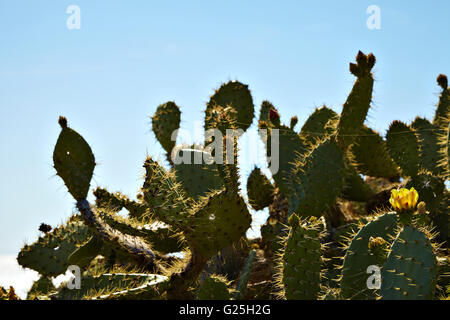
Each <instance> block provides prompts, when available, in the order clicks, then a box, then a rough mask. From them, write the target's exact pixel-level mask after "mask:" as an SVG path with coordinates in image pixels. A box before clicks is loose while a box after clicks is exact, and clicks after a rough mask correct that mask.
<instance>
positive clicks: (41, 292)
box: [27, 276, 56, 300]
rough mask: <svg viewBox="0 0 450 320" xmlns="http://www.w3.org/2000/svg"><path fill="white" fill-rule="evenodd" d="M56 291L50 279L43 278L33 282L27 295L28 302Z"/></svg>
mask: <svg viewBox="0 0 450 320" xmlns="http://www.w3.org/2000/svg"><path fill="white" fill-rule="evenodd" d="M54 291H56V288H55V286H54V285H53V282H52V279H51V278H50V277H46V276H41V277H40V278H39V279H38V280H36V281H35V282H33V285H32V286H31V289H30V290H29V291H28V293H27V300H34V299H35V298H36V299H39V297H41V296H45V295H48V294H50V293H52V292H54Z"/></svg>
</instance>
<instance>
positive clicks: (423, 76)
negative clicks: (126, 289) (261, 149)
mask: <svg viewBox="0 0 450 320" xmlns="http://www.w3.org/2000/svg"><path fill="white" fill-rule="evenodd" d="M372 4H374V5H378V6H379V7H380V9H381V30H369V29H368V28H367V27H366V20H367V18H368V17H369V15H368V14H367V13H366V9H367V7H368V6H369V5H372ZM69 5H78V6H79V7H80V9H81V29H80V30H68V29H67V27H66V20H67V18H68V17H69V15H68V14H67V13H66V9H67V7H68V6H69ZM449 12H450V2H449V1H447V0H441V1H438V0H435V1H400V0H397V1H381V0H371V1H363V0H360V1H348V0H347V1H332V0H330V1H298V0H297V1H263V0H259V1H256V0H254V1H250V0H247V1H243V0H240V1H234V0H233V1H212V0H205V1H181V0H179V1H158V2H157V1H137V0H136V1H112V0H108V1H105V0H95V1H92V0H71V1H56V0H53V1H48V0H40V1H21V0H1V1H0V146H1V153H0V181H1V182H0V195H1V196H0V200H1V201H0V254H13V255H15V254H17V252H18V250H19V248H20V247H21V245H22V244H23V241H25V240H28V241H33V240H34V239H35V238H36V236H37V235H38V231H37V228H38V226H39V224H40V223H41V222H46V223H50V224H52V225H55V224H56V223H59V222H62V221H64V220H65V219H66V218H67V217H68V216H69V215H70V214H71V212H72V210H73V205H74V201H73V199H72V198H71V197H70V195H69V194H68V193H67V192H66V189H65V187H64V185H63V183H62V181H61V180H60V179H59V178H58V177H56V176H54V174H55V172H54V170H53V168H52V151H53V147H54V144H55V142H56V139H57V136H58V134H59V126H58V124H57V119H58V116H59V115H65V116H66V117H67V118H68V119H69V125H71V126H72V127H73V128H74V129H76V130H77V131H79V132H80V133H81V134H82V135H83V136H84V137H85V138H86V140H87V141H88V142H89V143H90V144H91V146H92V148H93V150H94V153H95V155H96V158H97V160H98V162H99V163H100V165H99V166H97V168H96V171H95V174H96V176H95V180H94V182H93V186H96V185H101V186H105V187H108V188H110V189H111V190H112V191H116V190H120V191H122V192H124V193H126V194H129V195H134V194H135V192H136V191H137V189H138V188H139V186H140V185H141V183H142V181H141V179H140V175H141V173H142V171H141V166H142V163H143V160H144V159H145V155H146V152H148V154H150V155H153V156H156V157H161V155H162V151H161V148H160V147H159V144H157V143H156V140H155V137H154V135H153V133H152V132H151V131H150V119H149V116H150V115H152V114H153V112H154V111H155V109H156V107H157V106H158V104H160V103H163V102H166V101H168V100H175V101H176V103H177V104H178V105H179V106H181V107H182V112H183V114H182V121H183V123H182V126H183V128H186V129H190V128H191V126H192V123H193V122H194V121H195V120H202V117H203V113H202V111H203V110H204V108H205V102H206V101H207V100H208V97H209V95H210V94H211V93H212V91H213V89H214V88H216V87H218V86H219V85H220V83H221V82H224V81H227V80H230V79H238V80H240V81H241V82H244V83H247V84H249V86H250V89H251V90H252V93H253V97H254V102H255V105H256V106H257V108H258V110H259V106H260V104H261V102H262V101H263V100H264V99H269V100H270V101H272V102H273V103H274V104H275V105H276V106H277V107H278V108H279V110H280V113H281V115H282V119H283V120H284V121H285V122H287V121H288V120H289V118H290V117H291V116H293V115H297V116H298V117H299V119H300V123H299V126H300V125H301V123H303V121H304V120H305V119H306V118H307V116H308V114H309V113H311V111H312V110H313V109H314V107H315V106H320V105H321V104H323V103H325V104H327V105H328V106H330V107H332V108H333V109H335V110H336V111H338V112H340V110H341V106H342V104H343V102H344V101H345V99H346V96H347V94H348V93H349V92H350V89H351V86H352V84H353V81H354V78H353V76H351V74H350V73H349V72H348V63H349V62H351V61H353V60H354V57H355V55H356V53H357V51H358V50H362V51H364V52H366V53H368V52H373V53H374V54H375V55H376V57H377V60H378V62H377V64H376V67H375V76H376V79H377V82H376V84H375V90H374V108H373V109H372V110H371V111H370V116H369V119H368V124H369V125H371V126H372V127H373V128H375V129H377V130H379V131H380V132H382V133H385V131H386V129H387V127H388V125H389V123H390V122H391V121H392V120H394V119H399V120H403V121H411V120H413V119H414V117H415V116H416V115H420V116H426V117H428V118H431V117H432V116H433V113H434V104H435V103H436V102H437V94H438V93H439V89H438V87H437V86H436V83H435V79H436V76H437V75H438V74H439V73H446V74H449V75H450V59H449V52H450V41H448V40H449V39H448V34H449V31H450V19H449V18H448V13H449ZM250 168H251V164H249V163H247V164H243V170H242V171H243V174H244V175H245V174H247V173H248V172H249V170H250ZM0 271H1V270H0Z"/></svg>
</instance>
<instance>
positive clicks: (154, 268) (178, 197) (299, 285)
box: [1, 52, 450, 300]
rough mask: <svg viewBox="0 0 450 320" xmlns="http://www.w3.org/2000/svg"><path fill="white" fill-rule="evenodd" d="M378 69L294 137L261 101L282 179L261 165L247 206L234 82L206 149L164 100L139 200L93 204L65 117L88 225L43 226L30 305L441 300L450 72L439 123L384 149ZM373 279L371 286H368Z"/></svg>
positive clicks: (240, 98)
mask: <svg viewBox="0 0 450 320" xmlns="http://www.w3.org/2000/svg"><path fill="white" fill-rule="evenodd" d="M375 62H376V60H375V56H374V55H373V54H369V55H366V54H364V53H362V52H359V53H358V55H357V56H356V63H351V64H350V72H351V73H352V74H353V75H354V76H355V77H356V81H355V83H354V86H353V88H352V90H351V92H350V94H349V96H348V98H347V101H346V102H345V103H344V105H343V108H342V112H341V113H340V114H338V113H336V112H335V111H333V110H332V109H330V108H328V107H326V106H322V107H320V108H317V109H316V110H315V111H314V112H313V113H312V114H311V116H310V117H309V118H308V119H307V120H306V121H305V123H304V124H303V126H302V127H301V129H300V130H299V131H296V129H295V127H296V125H297V123H298V119H297V117H293V118H292V119H291V120H290V123H289V125H284V124H283V123H282V122H281V119H280V114H279V112H278V110H277V109H276V107H275V106H274V105H273V104H272V103H271V102H269V101H264V102H263V103H262V105H261V109H260V114H259V119H258V121H257V126H258V128H259V129H260V130H259V132H260V134H261V137H262V138H263V142H264V143H265V148H266V151H267V156H268V159H270V157H273V156H274V154H272V151H273V147H274V143H278V145H277V146H275V147H277V148H278V151H279V152H278V156H279V158H278V162H279V169H278V170H277V171H276V172H273V174H272V176H271V177H267V176H266V175H265V174H264V173H263V171H262V170H261V169H262V168H257V167H255V168H254V169H253V171H252V172H251V173H250V175H249V176H248V180H247V185H246V193H247V194H246V196H245V195H243V192H245V190H241V186H240V182H239V181H240V172H239V169H238V167H239V166H238V164H237V159H238V157H237V153H238V150H237V149H238V145H239V144H238V140H239V139H238V136H235V135H233V134H230V132H229V130H227V129H234V130H237V129H242V131H243V132H245V131H246V130H247V129H248V128H249V127H250V126H251V124H252V122H253V119H254V117H255V114H254V113H255V106H254V103H253V98H252V95H251V92H250V90H249V88H248V86H247V85H245V84H242V83H240V82H238V81H230V82H228V83H225V84H223V85H222V86H221V87H220V88H218V89H217V90H216V91H215V92H214V94H213V95H212V96H211V97H210V100H209V102H208V103H207V105H206V110H205V123H204V128H205V130H206V131H208V130H209V129H216V130H218V131H219V132H220V134H221V135H220V138H218V137H219V136H214V135H210V134H205V142H204V145H181V146H177V145H176V144H175V140H176V137H177V134H176V130H177V129H178V128H179V127H180V118H181V112H180V109H179V107H178V106H177V105H176V104H175V102H167V103H165V104H162V105H160V106H159V107H158V108H157V109H156V112H155V114H154V115H153V117H152V128H153V131H154V133H155V136H156V138H157V140H158V141H159V142H160V144H161V146H162V147H163V148H164V150H165V151H166V155H167V157H166V160H167V161H166V162H164V161H156V160H155V159H154V158H152V157H147V159H145V161H144V164H143V167H144V169H145V176H144V178H143V180H144V181H143V184H142V188H141V189H140V191H139V192H138V194H137V196H136V198H135V200H133V199H131V198H129V197H128V196H126V195H124V194H121V193H119V192H110V191H108V190H106V189H104V188H101V187H97V188H96V189H95V190H93V194H94V196H95V198H96V199H95V203H89V202H88V201H87V196H88V192H89V190H90V185H91V179H92V175H93V172H94V169H95V166H96V161H95V156H94V153H93V151H92V150H91V148H90V146H89V144H88V143H87V142H86V140H85V139H84V138H83V137H82V136H81V135H80V134H79V133H78V132H76V131H75V130H73V129H71V128H70V127H69V125H68V121H67V119H65V118H64V117H60V119H59V124H60V126H61V133H60V135H59V138H58V140H57V143H56V146H55V149H54V154H53V162H54V168H55V170H56V173H57V175H58V176H59V177H60V178H61V179H62V180H63V182H64V184H65V186H66V187H67V189H68V191H69V193H70V194H71V195H72V197H73V198H74V199H75V201H76V209H77V212H76V213H75V214H74V215H73V216H71V217H70V218H69V219H68V221H67V222H66V223H64V224H62V225H61V226H58V227H56V228H54V229H52V228H51V227H48V226H47V227H45V225H44V227H42V228H40V230H41V231H42V232H43V234H42V236H41V237H39V239H38V240H37V241H36V242H35V243H32V244H30V245H28V244H27V245H25V246H24V247H23V248H22V250H21V251H20V253H19V255H18V262H19V264H21V265H22V266H23V267H27V268H31V269H34V270H36V271H37V272H39V274H40V275H41V278H40V279H39V280H38V281H36V282H35V284H34V285H33V287H32V289H31V290H30V292H29V293H28V297H29V298H37V299H221V300H224V299H379V298H383V299H438V298H445V297H446V296H447V294H448V293H447V292H446V288H448V285H449V279H450V278H449V276H450V274H449V262H448V261H449V259H448V247H449V199H450V198H449V192H448V190H447V188H446V186H445V182H446V181H447V180H448V177H449V160H448V159H449V128H450V121H449V120H450V111H449V106H450V88H448V82H447V78H446V77H445V76H443V75H440V76H439V77H438V84H439V85H440V86H441V88H442V94H441V96H440V99H439V103H438V106H437V110H436V115H435V117H434V119H433V120H432V121H429V120H427V119H424V118H416V119H415V120H414V121H413V122H412V123H411V124H409V125H408V124H405V123H402V122H400V121H394V122H392V124H391V125H390V127H389V130H388V132H387V134H386V137H382V136H381V135H380V134H379V133H377V132H376V131H375V130H373V129H371V128H369V127H368V126H366V125H365V119H366V116H367V114H368V112H369V109H370V106H371V101H372V90H373V84H374V78H373V75H372V72H371V70H372V68H373V67H374V65H375ZM273 137H276V139H272V138H273ZM216 140H220V141H216ZM217 142H219V144H217ZM217 146H219V147H217ZM230 148H231V149H232V152H231V154H230V152H229V150H230ZM218 160H220V161H218ZM417 202H420V203H419V204H417ZM252 209H253V210H256V211H257V210H266V209H267V210H268V211H269V217H268V219H267V221H266V222H265V223H264V224H263V225H262V226H261V237H260V238H256V239H249V238H247V236H246V232H247V231H248V229H249V228H250V226H251V222H252V216H251V213H250V210H252ZM123 210H125V211H126V212H127V213H128V214H127V215H126V216H125V215H123V214H119V212H120V211H121V212H123ZM69 266H77V267H78V268H79V269H80V277H81V278H80V279H79V280H80V283H81V288H79V289H72V288H71V287H70V281H71V280H69V281H68V282H66V283H63V284H61V285H60V286H59V287H57V288H55V287H54V286H53V283H52V279H53V277H55V276H57V275H60V274H63V273H65V271H66V270H67V268H68V267H69ZM371 268H372V269H373V268H375V269H377V270H378V276H379V281H378V282H379V285H378V286H375V288H374V287H372V286H369V284H368V283H369V280H368V278H369V277H370V274H368V272H369V271H368V270H369V269H371ZM375 282H377V281H375ZM1 296H2V297H3V296H8V297H9V296H14V294H13V293H12V294H11V293H7V292H6V291H5V290H3V291H1Z"/></svg>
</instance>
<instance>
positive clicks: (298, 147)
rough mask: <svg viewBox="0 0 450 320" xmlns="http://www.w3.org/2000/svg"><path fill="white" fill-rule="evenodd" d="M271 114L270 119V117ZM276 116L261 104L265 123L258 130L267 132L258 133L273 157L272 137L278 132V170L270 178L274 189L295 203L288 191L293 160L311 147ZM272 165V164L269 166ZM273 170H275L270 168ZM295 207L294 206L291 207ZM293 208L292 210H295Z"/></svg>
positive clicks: (293, 165) (265, 105) (273, 108)
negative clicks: (274, 185) (264, 114)
mask: <svg viewBox="0 0 450 320" xmlns="http://www.w3.org/2000/svg"><path fill="white" fill-rule="evenodd" d="M263 112H264V113H269V115H268V116H263ZM270 114H272V118H271V116H270ZM277 116H278V112H277V111H276V109H275V107H274V106H273V105H272V104H271V103H270V102H267V101H264V102H263V105H262V107H261V115H260V117H262V118H264V119H265V118H267V121H263V120H262V121H260V122H259V125H258V127H259V129H264V130H267V135H265V134H263V131H261V132H260V136H261V138H262V139H263V142H264V143H265V147H266V152H267V155H268V156H271V157H273V156H274V155H272V154H270V153H271V150H272V135H273V134H275V131H273V130H278V143H279V147H278V166H279V167H278V170H277V171H272V176H273V179H274V181H275V184H276V187H278V188H279V189H280V191H281V192H282V193H283V195H284V196H285V197H286V198H288V201H289V202H290V203H291V202H295V200H294V199H292V195H293V194H292V192H291V189H290V184H291V182H292V176H291V174H292V171H293V170H294V168H295V160H296V158H298V157H299V156H301V155H304V154H306V153H307V152H308V151H309V150H310V148H311V146H310V145H309V144H306V143H305V142H304V141H303V140H302V139H301V138H300V136H299V135H298V134H297V133H296V132H295V131H294V130H292V129H291V128H289V127H287V126H285V125H282V124H280V119H279V116H278V117H277ZM271 165H272V164H271ZM271 169H275V168H273V167H272V168H271ZM293 206H295V207H296V205H293ZM295 207H293V208H292V210H295Z"/></svg>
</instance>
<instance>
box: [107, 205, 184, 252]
mask: <svg viewBox="0 0 450 320" xmlns="http://www.w3.org/2000/svg"><path fill="white" fill-rule="evenodd" d="M101 218H102V219H103V220H104V221H105V222H106V223H107V224H108V225H109V226H111V227H112V228H114V229H116V230H118V231H120V232H122V233H125V234H128V235H131V236H134V237H140V238H142V239H144V240H145V241H146V242H148V243H150V244H151V245H152V248H154V249H155V250H156V251H158V252H162V253H171V252H179V251H182V250H183V249H184V245H183V241H182V238H181V237H180V234H179V233H176V232H174V231H173V230H172V229H171V228H169V226H167V225H165V224H163V223H161V222H154V223H152V224H142V223H136V222H134V221H132V220H130V219H124V218H121V217H120V216H117V215H112V214H107V213H105V214H102V215H101Z"/></svg>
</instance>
